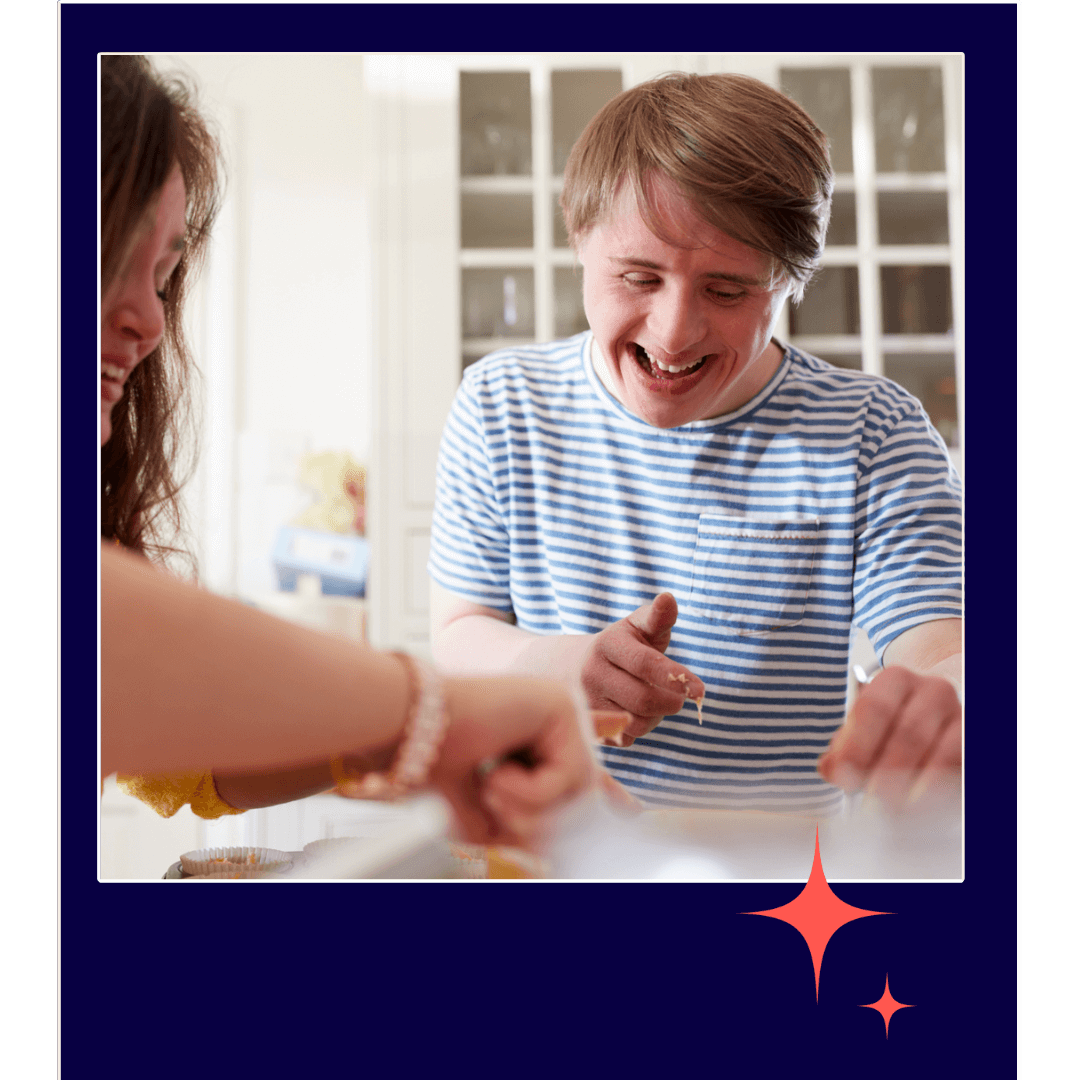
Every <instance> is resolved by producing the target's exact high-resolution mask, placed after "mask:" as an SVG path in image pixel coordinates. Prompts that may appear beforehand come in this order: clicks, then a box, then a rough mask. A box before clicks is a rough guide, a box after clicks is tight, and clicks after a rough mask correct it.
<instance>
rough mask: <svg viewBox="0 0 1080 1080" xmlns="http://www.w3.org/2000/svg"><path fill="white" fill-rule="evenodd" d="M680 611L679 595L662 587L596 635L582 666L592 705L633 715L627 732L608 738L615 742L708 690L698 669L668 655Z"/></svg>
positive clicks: (621, 741) (645, 730) (651, 725)
mask: <svg viewBox="0 0 1080 1080" xmlns="http://www.w3.org/2000/svg"><path fill="white" fill-rule="evenodd" d="M678 614H679V607H678V604H676V602H675V597H674V596H672V595H671V593H660V595H659V596H657V597H656V598H655V599H654V600H653V601H652V602H651V603H648V604H644V605H642V606H641V607H639V608H638V609H637V611H635V612H633V614H631V615H628V616H627V617H626V618H625V619H620V620H619V621H618V622H617V623H612V625H611V626H609V627H608V628H607V629H606V630H601V631H600V633H598V634H595V635H594V636H593V639H592V643H591V644H590V646H589V649H588V652H587V654H586V656H585V663H584V665H583V667H582V669H581V681H582V684H583V686H584V687H585V695H586V697H587V698H588V702H589V707H590V708H593V709H614V710H621V711H625V712H628V713H630V717H631V719H630V723H629V724H628V725H627V726H626V729H625V732H624V734H623V735H622V736H620V737H618V738H614V739H605V740H604V741H605V742H606V743H607V744H608V745H609V746H629V745H630V744H631V743H632V742H633V741H634V739H635V738H637V737H638V736H640V735H645V734H647V733H648V732H650V731H652V729H653V728H654V727H656V725H657V724H658V723H659V722H660V721H661V720H662V719H663V718H664V717H665V716H671V715H672V714H673V713H677V712H678V711H679V710H680V709H681V708H682V707H683V703H684V702H685V700H686V698H688V697H689V698H690V699H691V700H695V701H696V700H698V699H699V698H701V697H702V695H704V693H705V684H704V683H703V682H702V681H701V680H700V679H699V678H698V677H697V676H696V675H694V674H693V673H692V672H690V671H689V670H687V669H686V668H684V667H683V666H682V665H681V664H676V663H675V662H674V661H673V660H668V659H667V657H665V656H664V652H665V650H666V649H667V647H668V643H669V642H670V641H671V628H672V627H673V626H674V625H675V620H676V618H677V617H678ZM683 680H685V681H683Z"/></svg>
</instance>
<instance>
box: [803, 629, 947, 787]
mask: <svg viewBox="0 0 1080 1080" xmlns="http://www.w3.org/2000/svg"><path fill="white" fill-rule="evenodd" d="M909 635H910V636H909ZM959 640H960V626H959V620H952V619H949V620H940V621H939V622H934V623H927V624H924V626H923V627H916V628H914V629H913V630H911V631H908V632H907V634H906V635H902V637H901V638H897V639H896V642H895V643H894V645H898V646H899V647H898V648H896V649H894V648H893V646H890V648H889V652H888V653H887V654H886V660H889V659H893V658H894V657H895V658H896V659H897V660H899V661H900V663H897V664H895V666H887V667H886V668H885V669H884V670H883V671H881V672H880V673H879V674H878V675H877V676H876V677H875V678H874V679H873V680H872V681H871V682H870V683H869V684H867V685H865V686H863V687H861V688H860V690H859V693H858V694H857V696H856V698H855V703H854V704H853V705H852V707H851V711H850V712H849V713H848V717H847V720H846V722H845V723H844V725H843V727H841V728H840V729H839V730H838V731H837V732H836V734H835V735H834V736H833V738H832V742H831V743H830V744H829V749H828V750H827V751H826V753H825V754H824V755H822V757H821V759H820V761H819V762H818V771H819V772H820V773H821V775H822V776H823V777H824V778H825V779H826V780H827V781H828V782H829V783H831V784H836V785H837V786H838V787H842V788H843V789H844V790H845V791H849V792H852V791H861V790H865V791H867V792H869V793H870V794H873V795H877V796H878V797H880V798H881V799H882V800H883V801H884V802H885V803H886V804H887V805H890V806H892V807H894V808H898V807H900V806H903V805H909V804H911V803H914V802H916V801H918V800H920V799H921V798H923V797H924V796H925V795H927V793H935V794H937V793H940V794H952V793H953V792H954V791H955V789H956V788H957V787H958V784H959V778H960V767H961V763H962V762H961V758H962V740H961V733H962V726H961V722H962V717H963V709H962V706H961V704H960V699H959V697H958V696H957V693H956V688H955V684H954V682H953V681H952V680H953V679H954V678H956V676H957V673H958V672H959V660H960V654H959V652H958V651H956V652H953V651H951V650H953V649H954V648H955V649H957V650H958V649H959ZM943 654H944V655H943ZM920 660H922V661H923V663H919V661H920ZM933 661H936V662H933ZM908 663H912V664H913V666H914V665H915V664H918V666H919V667H920V668H921V669H922V670H921V672H920V671H918V670H912V668H911V667H908V666H906V665H907V664H908ZM938 673H941V674H938ZM945 673H949V674H950V676H951V678H945V677H943V676H944V674H945Z"/></svg>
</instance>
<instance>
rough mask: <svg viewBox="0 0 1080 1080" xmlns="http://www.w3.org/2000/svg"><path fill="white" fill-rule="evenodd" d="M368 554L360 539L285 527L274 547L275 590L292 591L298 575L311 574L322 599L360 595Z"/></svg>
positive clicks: (365, 544) (365, 545)
mask: <svg viewBox="0 0 1080 1080" xmlns="http://www.w3.org/2000/svg"><path fill="white" fill-rule="evenodd" d="M369 553H370V548H369V546H368V542H367V540H365V539H364V538H363V537H362V536H351V535H348V534H344V533H331V532H322V531H320V530H319V529H299V528H295V527H294V526H291V525H286V526H284V527H283V528H282V529H281V530H280V531H279V532H278V535H277V541H276V542H275V544H274V556H273V563H274V569H275V571H277V578H278V588H280V589H282V590H283V591H285V592H295V590H296V579H297V578H298V577H299V576H300V575H301V574H314V575H316V576H317V577H318V578H319V581H320V582H321V586H322V593H323V595H324V596H363V595H364V587H365V585H366V584H367V573H368V560H369Z"/></svg>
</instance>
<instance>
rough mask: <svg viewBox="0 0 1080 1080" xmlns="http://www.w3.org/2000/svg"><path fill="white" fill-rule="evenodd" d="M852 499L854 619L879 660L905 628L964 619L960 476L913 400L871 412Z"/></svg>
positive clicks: (887, 403)
mask: <svg viewBox="0 0 1080 1080" xmlns="http://www.w3.org/2000/svg"><path fill="white" fill-rule="evenodd" d="M857 500H858V501H857V509H856V524H855V572H854V620H853V621H854V622H855V623H856V624H857V625H859V626H861V627H863V629H864V630H866V632H867V635H868V636H869V638H870V640H871V642H872V643H873V645H874V651H875V652H876V653H877V656H878V659H879V660H881V658H882V656H883V654H884V652H885V648H886V647H887V646H888V644H889V643H890V642H891V641H892V640H893V639H894V638H896V637H897V636H899V635H900V634H902V633H903V632H904V631H905V630H909V629H911V628H912V627H913V626H918V625H919V624H920V623H924V622H930V621H931V620H934V619H948V618H961V617H962V616H963V547H962V516H961V489H960V478H959V476H958V475H957V472H956V469H955V468H954V466H953V464H952V461H951V459H950V458H949V453H948V450H947V449H946V448H945V444H944V442H942V439H941V436H940V435H939V434H938V432H937V430H936V429H935V428H934V426H933V425H932V424H931V422H930V418H929V417H928V416H927V415H926V413H925V412H924V411H923V409H922V407H921V406H920V405H919V403H918V402H917V401H915V399H914V398H910V397H909V396H908V395H904V398H894V399H891V400H890V399H889V398H888V397H886V398H882V399H879V400H878V402H877V403H876V407H875V408H874V409H872V410H871V415H870V418H869V422H868V424H867V429H866V435H865V437H864V443H863V447H862V454H861V459H860V478H859V485H858V496H857Z"/></svg>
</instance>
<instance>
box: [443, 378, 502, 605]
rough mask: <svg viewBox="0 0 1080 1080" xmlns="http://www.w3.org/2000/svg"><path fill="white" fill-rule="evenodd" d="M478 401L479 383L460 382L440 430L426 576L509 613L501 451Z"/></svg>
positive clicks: (479, 397)
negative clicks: (499, 484) (500, 483)
mask: <svg viewBox="0 0 1080 1080" xmlns="http://www.w3.org/2000/svg"><path fill="white" fill-rule="evenodd" d="M484 396H485V395H484V392H483V387H482V386H480V385H476V383H475V381H474V380H471V379H469V378H466V379H465V380H463V382H462V384H461V386H460V387H459V388H458V392H457V396H456V397H455V399H454V404H453V407H452V408H451V410H450V416H449V418H448V419H447V422H446V427H445V429H444V430H443V437H442V443H441V445H440V447H439V463H438V468H437V471H436V480H435V511H434V514H433V516H432V524H431V555H430V558H429V560H428V573H429V574H430V575H431V577H432V580H434V581H435V582H437V583H438V584H439V585H441V586H442V587H443V588H444V589H446V590H447V591H449V592H451V593H453V594H454V595H455V596H460V597H463V598H464V599H466V600H471V601H472V602H473V603H476V604H482V605H483V606H485V607H489V608H493V609H494V610H496V611H513V604H512V603H511V600H510V533H509V529H508V528H507V525H506V520H505V514H504V511H503V508H502V506H501V505H500V501H499V493H498V489H497V483H496V478H497V473H498V470H499V468H500V467H501V469H502V475H503V476H505V475H506V466H507V459H506V448H505V439H503V440H501V449H500V440H499V439H498V438H497V437H493V435H492V433H491V432H490V431H489V423H490V420H491V417H490V415H485V408H484V406H483V404H482V400H483V398H484ZM488 413H489V414H490V407H489V409H488ZM500 453H501V454H502V458H501V461H500V460H499V454H500Z"/></svg>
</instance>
